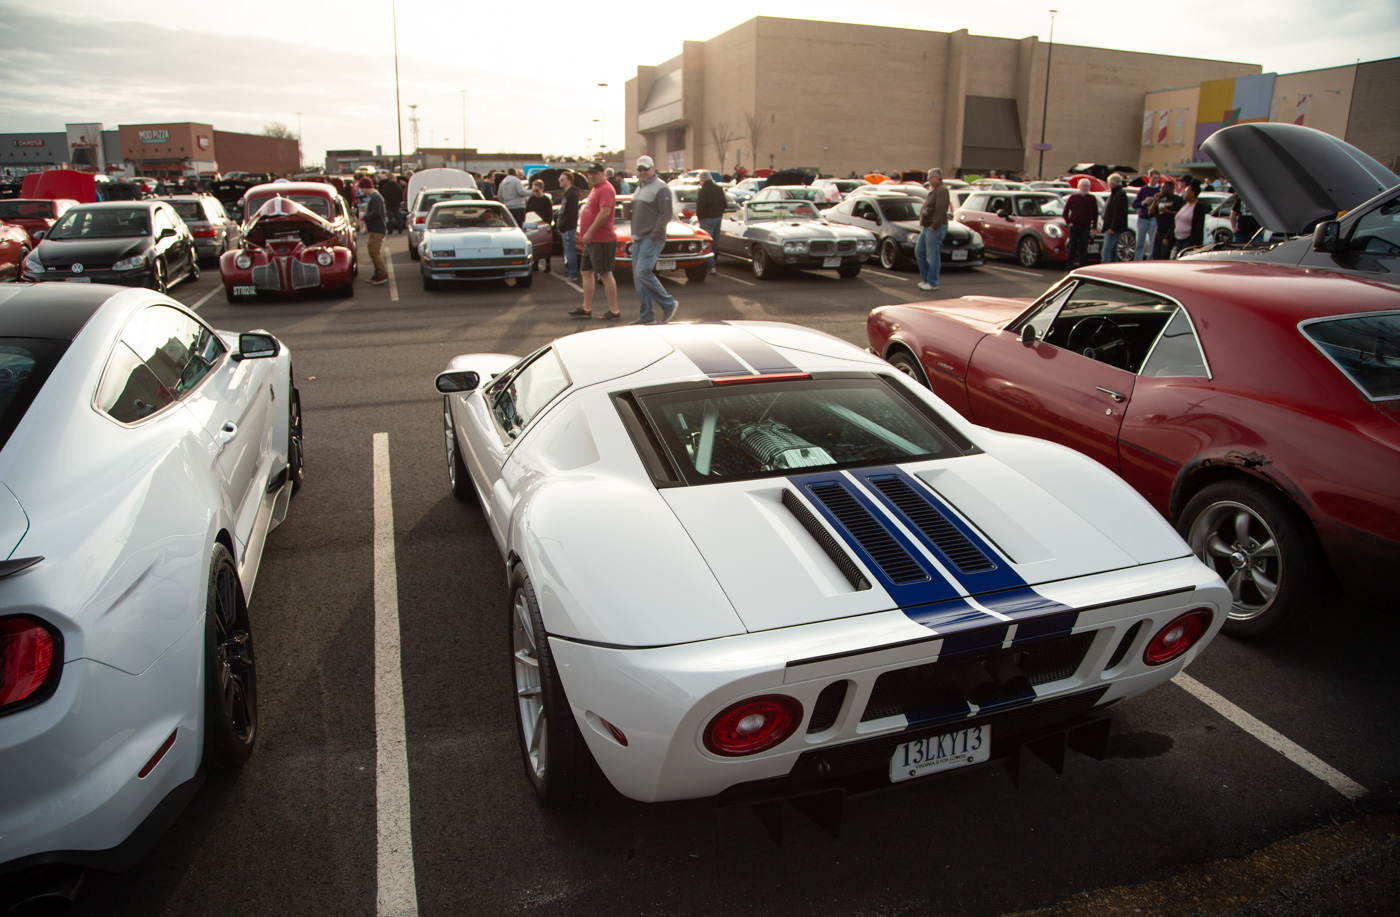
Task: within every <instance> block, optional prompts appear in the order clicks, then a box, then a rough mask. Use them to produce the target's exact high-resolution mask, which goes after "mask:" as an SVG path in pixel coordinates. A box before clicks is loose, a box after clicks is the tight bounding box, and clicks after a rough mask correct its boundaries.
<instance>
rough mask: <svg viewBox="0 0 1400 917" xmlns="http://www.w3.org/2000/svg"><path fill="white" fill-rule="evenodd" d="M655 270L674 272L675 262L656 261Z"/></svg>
mask: <svg viewBox="0 0 1400 917" xmlns="http://www.w3.org/2000/svg"><path fill="white" fill-rule="evenodd" d="M656 269H657V270H658V271H674V270H675V269H676V262H675V261H658V262H656Z"/></svg>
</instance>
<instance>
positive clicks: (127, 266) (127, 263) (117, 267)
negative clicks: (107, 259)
mask: <svg viewBox="0 0 1400 917" xmlns="http://www.w3.org/2000/svg"><path fill="white" fill-rule="evenodd" d="M145 265H146V256H145V255H137V256H136V257H135V258H123V259H122V260H120V261H118V262H117V263H116V264H114V265H112V270H114V271H134V270H136V269H137V268H139V267H144V266H145Z"/></svg>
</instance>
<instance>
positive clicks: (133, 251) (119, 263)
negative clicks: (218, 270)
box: [23, 201, 199, 292]
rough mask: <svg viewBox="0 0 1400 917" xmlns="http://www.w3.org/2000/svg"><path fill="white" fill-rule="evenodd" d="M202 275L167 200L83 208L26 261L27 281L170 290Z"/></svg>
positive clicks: (69, 216) (62, 221)
mask: <svg viewBox="0 0 1400 917" xmlns="http://www.w3.org/2000/svg"><path fill="white" fill-rule="evenodd" d="M198 277H199V256H198V253H197V252H196V251H195V247H194V238H193V237H192V236H191V235H190V231H189V228H188V227H187V226H185V222H184V220H181V219H180V217H179V216H178V215H177V214H176V213H175V211H173V210H171V209H170V205H169V204H167V203H164V202H162V201H108V202H105V203H101V204H79V205H78V206H76V207H73V208H71V209H69V210H68V211H67V212H66V213H64V214H63V216H61V217H59V219H58V221H57V222H55V223H54V225H53V228H52V229H51V230H49V232H48V234H47V235H45V236H44V238H43V241H41V242H40V243H39V245H38V246H37V247H36V248H35V249H34V251H32V252H30V254H29V257H28V258H26V259H25V260H24V274H23V279H25V280H40V281H46V280H66V281H70V282H74V283H118V284H122V285H124V286H144V287H150V288H151V289H153V290H160V291H161V292H164V291H165V290H166V289H167V288H168V287H170V286H171V285H173V284H175V283H176V282H178V281H180V280H186V279H188V280H194V279H197V278H198Z"/></svg>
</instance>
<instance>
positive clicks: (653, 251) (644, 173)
mask: <svg viewBox="0 0 1400 917" xmlns="http://www.w3.org/2000/svg"><path fill="white" fill-rule="evenodd" d="M674 212H675V204H674V203H673V202H672V200H671V189H670V188H668V187H666V183H665V182H663V181H662V180H661V179H659V178H657V177H656V163H654V162H652V159H651V157H650V156H642V157H640V158H639V159H638V160H637V188H636V190H634V191H633V192H632V284H633V286H635V287H636V288H637V302H638V305H639V306H640V310H639V312H638V315H637V320H636V321H635V322H633V324H634V325H650V324H652V323H653V322H655V321H656V312H655V311H654V309H653V306H660V307H661V323H662V324H665V323H666V322H669V321H670V320H671V316H673V315H675V314H676V308H677V305H676V298H675V297H674V296H672V295H671V294H670V293H667V292H666V288H665V287H663V286H662V285H661V280H660V278H658V277H657V276H656V261H657V259H658V258H660V257H661V249H662V248H664V247H665V245H666V227H667V226H668V225H669V224H670V222H671V215H672V214H673V213H674Z"/></svg>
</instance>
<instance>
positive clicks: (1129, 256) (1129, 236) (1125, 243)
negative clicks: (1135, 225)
mask: <svg viewBox="0 0 1400 917" xmlns="http://www.w3.org/2000/svg"><path fill="white" fill-rule="evenodd" d="M1136 255H1137V233H1135V232H1133V231H1132V230H1131V229H1125V230H1123V231H1122V232H1121V233H1119V234H1118V260H1119V261H1132V260H1133V258H1134V257H1135V256H1136Z"/></svg>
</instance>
